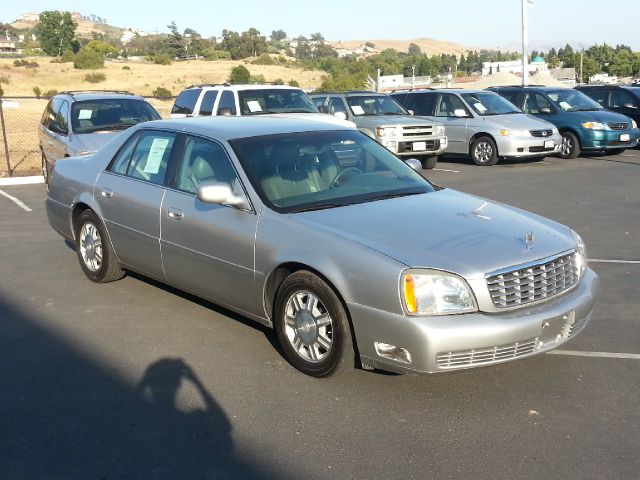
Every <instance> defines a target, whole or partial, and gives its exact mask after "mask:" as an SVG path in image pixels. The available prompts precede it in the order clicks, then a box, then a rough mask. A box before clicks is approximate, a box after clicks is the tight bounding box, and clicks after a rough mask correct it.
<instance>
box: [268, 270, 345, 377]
mask: <svg viewBox="0 0 640 480" xmlns="http://www.w3.org/2000/svg"><path fill="white" fill-rule="evenodd" d="M274 324H275V328H276V333H277V335H278V341H279V343H280V346H281V347H282V350H283V351H284V354H285V356H286V358H287V360H288V361H289V363H291V365H293V366H294V367H295V368H297V369H298V370H300V371H301V372H303V373H305V374H307V375H311V376H313V377H326V376H329V375H331V374H333V373H335V372H337V371H346V370H347V369H350V368H353V367H354V365H355V361H354V358H355V355H354V349H353V341H352V337H351V329H350V325H349V319H348V318H347V313H346V311H345V309H344V307H343V306H342V303H341V302H340V299H339V298H338V296H337V295H336V293H335V292H334V291H333V290H332V289H331V287H329V285H327V284H326V283H325V282H324V281H323V280H322V279H321V278H319V277H318V276H316V275H314V274H313V273H311V272H308V271H305V270H300V271H298V272H295V273H292V274H291V275H290V276H288V277H287V278H286V279H285V280H284V282H282V285H281V286H280V288H279V290H278V294H277V298H276V304H275V315H274Z"/></svg>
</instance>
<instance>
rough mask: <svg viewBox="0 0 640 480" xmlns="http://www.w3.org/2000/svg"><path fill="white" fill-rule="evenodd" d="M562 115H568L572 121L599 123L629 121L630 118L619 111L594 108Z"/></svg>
mask: <svg viewBox="0 0 640 480" xmlns="http://www.w3.org/2000/svg"><path fill="white" fill-rule="evenodd" d="M564 115H570V116H571V117H570V118H571V120H572V121H576V122H579V123H584V122H601V123H631V119H630V118H629V117H627V116H626V115H622V114H621V113H616V112H610V111H608V110H594V111H592V112H564Z"/></svg>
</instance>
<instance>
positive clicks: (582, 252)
mask: <svg viewBox="0 0 640 480" xmlns="http://www.w3.org/2000/svg"><path fill="white" fill-rule="evenodd" d="M571 236H572V237H573V240H574V241H575V242H576V269H577V270H578V277H579V278H582V276H583V275H584V273H585V272H586V271H587V247H586V246H585V244H584V242H583V241H582V238H580V235H578V234H577V233H576V232H574V231H573V230H571Z"/></svg>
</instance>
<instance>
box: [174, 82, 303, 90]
mask: <svg viewBox="0 0 640 480" xmlns="http://www.w3.org/2000/svg"><path fill="white" fill-rule="evenodd" d="M196 88H201V89H203V90H204V89H216V88H224V89H225V90H234V91H241V90H300V88H299V87H291V86H289V85H265V84H262V83H260V84H237V85H231V84H228V83H220V84H217V83H203V84H200V85H191V86H189V87H187V88H185V90H191V89H196Z"/></svg>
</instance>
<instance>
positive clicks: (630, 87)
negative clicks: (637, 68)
mask: <svg viewBox="0 0 640 480" xmlns="http://www.w3.org/2000/svg"><path fill="white" fill-rule="evenodd" d="M576 88H577V89H578V90H583V89H584V90H593V89H596V88H624V89H625V90H632V91H634V92H635V91H640V85H578V86H577V87H576Z"/></svg>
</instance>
